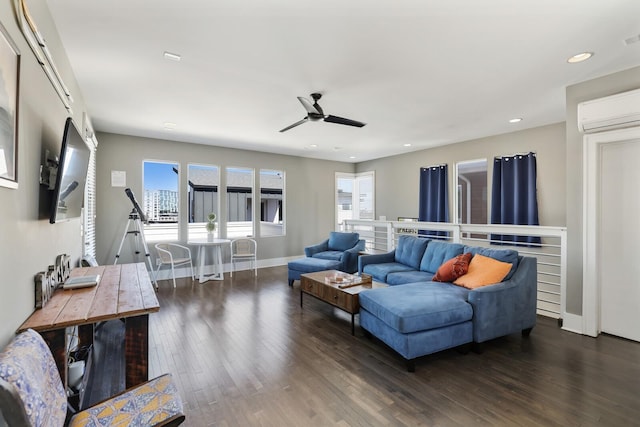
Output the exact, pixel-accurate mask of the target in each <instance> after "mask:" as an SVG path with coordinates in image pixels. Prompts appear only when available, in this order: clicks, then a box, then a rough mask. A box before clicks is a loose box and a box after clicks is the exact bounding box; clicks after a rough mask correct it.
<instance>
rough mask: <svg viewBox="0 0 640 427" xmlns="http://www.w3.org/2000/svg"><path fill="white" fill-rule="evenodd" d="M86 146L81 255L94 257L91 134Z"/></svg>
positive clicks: (94, 146) (93, 147) (94, 145)
mask: <svg viewBox="0 0 640 427" xmlns="http://www.w3.org/2000/svg"><path fill="white" fill-rule="evenodd" d="M87 143H88V144H87V145H89V148H90V149H91V153H90V154H89V169H88V170H87V183H86V186H85V189H84V191H85V195H84V211H83V212H84V217H83V223H82V235H83V243H84V249H83V255H85V256H90V257H91V258H94V259H95V257H96V150H97V146H98V141H96V139H95V136H93V132H92V133H91V137H89V138H87Z"/></svg>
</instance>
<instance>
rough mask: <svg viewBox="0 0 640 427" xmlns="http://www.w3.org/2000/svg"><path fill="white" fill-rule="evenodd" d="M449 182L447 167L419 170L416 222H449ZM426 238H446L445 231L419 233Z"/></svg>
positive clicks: (431, 167)
mask: <svg viewBox="0 0 640 427" xmlns="http://www.w3.org/2000/svg"><path fill="white" fill-rule="evenodd" d="M448 182H449V180H448V179H447V165H440V166H429V167H427V168H420V206H419V209H418V220H420V221H427V222H449V192H448V189H449V186H448ZM420 234H424V235H428V236H447V235H448V233H447V232H446V231H421V233H420Z"/></svg>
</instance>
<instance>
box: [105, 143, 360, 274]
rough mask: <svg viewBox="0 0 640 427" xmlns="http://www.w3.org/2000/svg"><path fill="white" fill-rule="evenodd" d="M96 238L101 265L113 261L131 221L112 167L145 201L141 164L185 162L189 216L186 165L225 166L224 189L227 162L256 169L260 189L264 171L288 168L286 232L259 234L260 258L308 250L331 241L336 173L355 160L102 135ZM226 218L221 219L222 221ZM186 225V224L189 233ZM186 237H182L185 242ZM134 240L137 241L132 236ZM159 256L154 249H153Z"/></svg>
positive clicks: (124, 256) (126, 256) (126, 258)
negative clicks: (159, 161)
mask: <svg viewBox="0 0 640 427" xmlns="http://www.w3.org/2000/svg"><path fill="white" fill-rule="evenodd" d="M97 138H98V143H99V145H98V167H97V212H98V217H97V219H96V233H97V235H96V241H97V258H98V262H99V263H113V261H114V259H115V255H116V252H117V251H118V246H119V245H120V242H121V240H122V234H123V232H124V228H125V226H126V224H127V218H128V214H129V211H130V210H131V202H130V201H129V199H128V198H127V197H126V195H125V193H124V189H123V188H121V187H111V171H112V170H119V171H125V172H126V173H127V187H130V188H131V189H132V191H133V192H134V194H135V195H136V198H137V199H138V200H139V202H142V200H141V198H142V194H143V192H142V162H143V161H144V160H162V161H172V162H178V163H179V164H180V172H181V173H180V187H179V188H180V189H182V191H181V193H180V211H181V212H182V214H181V216H183V217H184V218H186V212H187V194H186V191H184V189H186V188H187V174H186V171H187V165H188V164H189V163H198V164H210V165H217V166H219V167H220V168H221V169H220V171H221V174H220V177H221V180H222V183H221V187H222V188H224V185H225V182H224V181H225V175H226V174H225V168H226V167H227V166H234V167H248V168H254V169H255V188H254V191H258V189H259V188H260V187H259V173H258V172H259V169H272V170H282V171H284V172H285V185H286V188H285V196H284V197H285V224H286V235H285V236H274V237H265V238H260V237H256V239H257V240H258V258H259V259H273V258H282V257H288V256H295V255H299V254H302V253H303V248H304V247H305V246H307V245H310V244H314V243H318V242H320V241H321V240H323V239H326V238H327V236H328V234H329V231H331V230H333V229H334V203H335V196H334V187H335V184H334V182H335V172H353V171H354V165H352V164H350V163H341V162H330V161H324V160H313V159H305V158H300V157H292V156H283V155H278V154H269V153H261V152H256V151H246V150H236V149H231V148H221V147H213V146H208V145H200V144H187V143H181V142H173V141H166V140H159V139H148V138H140V137H134V136H125V135H117V134H110V133H98V134H97ZM220 203H221V206H220V212H226V200H225V197H224V193H223V194H222V195H221V197H220ZM254 218H258V219H259V218H260V204H259V203H254ZM220 220H221V219H219V221H220ZM186 230H187V225H186V222H184V221H183V223H182V224H181V235H182V236H186ZM185 239H186V238H183V239H181V240H183V241H184V240H185ZM130 240H132V239H130ZM129 243H130V242H127V243H126V244H125V247H124V248H123V250H122V253H121V254H120V261H121V262H130V261H133V260H134V258H133V255H132V254H131V248H130V247H129V246H130V245H129ZM149 249H150V252H151V253H152V254H155V251H154V249H153V248H149Z"/></svg>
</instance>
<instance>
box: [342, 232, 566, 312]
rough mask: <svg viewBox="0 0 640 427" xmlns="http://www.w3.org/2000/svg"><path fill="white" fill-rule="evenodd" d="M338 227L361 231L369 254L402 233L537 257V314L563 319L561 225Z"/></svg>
mask: <svg viewBox="0 0 640 427" xmlns="http://www.w3.org/2000/svg"><path fill="white" fill-rule="evenodd" d="M341 229H342V230H343V231H357V232H358V233H360V237H361V238H362V239H365V241H366V249H367V251H368V252H372V253H376V252H388V251H390V250H392V249H393V248H394V247H395V245H396V242H397V241H398V237H399V236H400V235H403V234H412V235H416V236H418V237H425V238H437V239H441V240H446V241H449V242H455V243H462V244H465V245H470V246H487V247H489V246H491V245H492V244H499V246H496V248H510V249H515V250H517V251H518V252H519V253H520V255H524V256H530V257H534V258H536V259H537V262H538V314H540V315H543V316H548V317H553V318H556V319H557V318H564V313H565V310H566V284H567V230H566V228H564V227H543V226H527V225H496V224H488V225H478V224H450V223H441V222H404V221H366V220H345V221H344V223H343V224H342V226H341ZM432 231H444V232H448V235H447V236H437V237H432V236H428V235H425V234H428V233H429V232H432ZM492 234H508V235H515V236H536V237H540V239H541V243H540V244H535V245H533V244H532V245H528V244H524V243H519V244H518V243H507V242H502V241H497V240H492V239H491V235H492Z"/></svg>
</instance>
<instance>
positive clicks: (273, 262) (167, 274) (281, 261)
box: [157, 254, 305, 283]
mask: <svg viewBox="0 0 640 427" xmlns="http://www.w3.org/2000/svg"><path fill="white" fill-rule="evenodd" d="M304 256H305V255H304V254H300V255H295V256H290V257H280V258H270V259H259V260H258V263H257V265H258V268H268V267H278V266H281V265H287V263H288V262H289V261H293V260H294V259H298V258H302V257H304ZM241 264H242V263H239V264H237V265H241ZM195 267H196V265H195V264H194V268H195ZM249 269H250V268H248V267H247V268H241V269H239V270H237V271H242V270H249ZM222 271H223V272H224V273H229V272H230V271H231V263H225V264H224V265H223V266H222ZM175 272H176V279H177V278H182V277H191V271H190V270H189V268H187V267H183V268H176V269H175ZM209 273H213V266H212V265H205V274H209ZM157 279H158V280H171V269H169V268H166V269H162V270H160V272H159V274H158V277H157ZM282 280H283V283H284V281H286V278H285V277H284V276H283V278H282Z"/></svg>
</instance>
